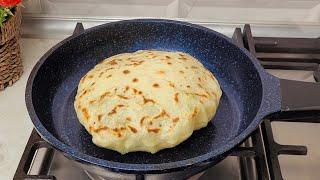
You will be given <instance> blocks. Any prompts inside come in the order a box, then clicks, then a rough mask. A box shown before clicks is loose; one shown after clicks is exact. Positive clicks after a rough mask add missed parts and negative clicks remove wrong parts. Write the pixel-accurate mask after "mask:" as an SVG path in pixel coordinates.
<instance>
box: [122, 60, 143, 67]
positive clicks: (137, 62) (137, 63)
mask: <svg viewBox="0 0 320 180" xmlns="http://www.w3.org/2000/svg"><path fill="white" fill-rule="evenodd" d="M132 62H134V63H132V64H125V66H138V65H141V64H142V63H143V62H144V61H132Z"/></svg>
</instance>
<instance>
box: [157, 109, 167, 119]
mask: <svg viewBox="0 0 320 180" xmlns="http://www.w3.org/2000/svg"><path fill="white" fill-rule="evenodd" d="M165 116H167V117H170V116H169V114H168V113H167V112H166V111H165V110H162V112H161V113H160V114H159V115H157V116H155V117H154V118H153V119H159V118H161V117H165Z"/></svg>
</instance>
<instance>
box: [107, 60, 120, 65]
mask: <svg viewBox="0 0 320 180" xmlns="http://www.w3.org/2000/svg"><path fill="white" fill-rule="evenodd" d="M107 64H110V65H116V64H118V63H117V61H116V59H113V60H111V61H109V62H108V63H107Z"/></svg>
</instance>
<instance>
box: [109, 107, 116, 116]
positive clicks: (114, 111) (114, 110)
mask: <svg viewBox="0 0 320 180" xmlns="http://www.w3.org/2000/svg"><path fill="white" fill-rule="evenodd" d="M115 113H117V106H115V107H114V108H113V109H112V110H111V111H110V112H109V113H108V116H111V115H113V114H115Z"/></svg>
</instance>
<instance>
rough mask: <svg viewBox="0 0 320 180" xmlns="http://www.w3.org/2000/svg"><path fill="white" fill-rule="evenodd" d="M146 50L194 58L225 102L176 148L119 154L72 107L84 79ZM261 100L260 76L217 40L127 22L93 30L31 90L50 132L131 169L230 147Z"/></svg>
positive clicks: (199, 32) (195, 30)
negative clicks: (96, 140)
mask: <svg viewBox="0 0 320 180" xmlns="http://www.w3.org/2000/svg"><path fill="white" fill-rule="evenodd" d="M141 49H158V50H167V51H182V52H186V53H188V54H190V55H192V56H194V57H195V58H197V59H198V60H200V61H201V62H202V63H203V64H204V66H205V67H206V68H207V69H209V70H210V71H211V72H213V73H214V75H215V77H216V78H217V79H218V81H219V83H220V85H221V89H222V90H223V96H222V98H221V101H220V105H219V107H218V111H217V114H216V116H215V117H214V119H213V120H212V121H211V123H209V124H208V126H207V127H205V128H203V129H200V130H198V131H195V132H194V133H193V135H192V136H191V137H190V138H189V139H188V140H186V141H184V142H183V143H181V144H180V145H178V146H177V147H174V148H170V149H165V150H162V151H160V152H158V153H156V154H150V153H144V152H134V153H128V154H126V155H121V154H119V153H117V152H115V151H111V150H107V149H103V148H99V147H97V146H96V145H94V144H93V143H92V142H91V136H90V135H89V134H88V133H87V132H86V130H85V129H84V128H83V127H82V126H81V124H80V123H79V122H78V119H77V117H76V114H75V110H74V107H73V102H74V98H75V94H76V90H77V85H78V83H79V80H80V78H81V77H82V76H83V75H84V74H85V73H86V72H87V71H89V70H90V69H91V68H93V67H94V66H95V65H96V64H97V63H99V62H100V61H102V60H103V59H105V58H107V57H110V56H112V55H115V54H119V53H125V52H134V51H137V50H141ZM261 96H262V84H261V80H260V76H259V73H258V72H257V70H256V69H255V67H254V65H253V63H252V62H251V60H250V58H249V57H248V56H247V55H246V54H245V53H243V52H242V51H241V50H240V49H239V48H237V47H236V46H235V45H233V44H232V43H230V42H229V41H227V40H226V39H224V38H222V37H221V36H220V35H219V34H216V33H214V32H212V31H208V30H206V29H204V28H200V27H198V26H192V25H190V24H185V23H177V22H174V21H159V22H158V21H152V20H149V21H123V22H119V23H111V24H106V25H103V26H99V27H98V28H94V29H90V30H89V31H87V32H85V33H83V34H81V35H80V36H77V37H76V38H72V39H70V40H68V41H65V42H64V43H63V44H62V45H61V46H59V47H58V48H57V49H55V50H54V51H53V53H51V54H49V55H48V57H46V59H45V61H43V64H42V65H41V67H40V68H39V69H38V71H37V74H36V76H35V77H34V80H33V84H32V103H33V106H34V110H35V113H36V116H37V117H38V119H39V120H40V121H41V124H43V125H44V127H45V129H46V130H47V131H48V132H49V133H51V134H52V135H54V136H55V137H56V138H57V139H58V140H59V141H61V142H62V143H64V144H66V145H68V146H71V147H72V148H73V149H76V150H77V151H78V152H80V153H83V154H86V155H89V156H93V157H96V158H99V159H103V160H108V161H112V162H120V163H129V164H159V163H170V162H175V161H181V160H186V159H190V158H195V157H198V156H201V155H204V154H207V153H210V152H212V151H214V150H215V149H217V148H220V147H222V146H224V145H225V144H228V143H229V142H230V141H232V139H234V138H235V137H236V136H238V135H239V134H240V133H241V132H242V131H243V130H244V129H245V128H246V127H247V126H248V125H249V124H250V123H251V121H252V120H253V118H254V117H255V115H256V113H257V111H258V108H259V107H260V103H261ZM40 133H41V132H40ZM42 135H43V136H46V135H45V134H42Z"/></svg>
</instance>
